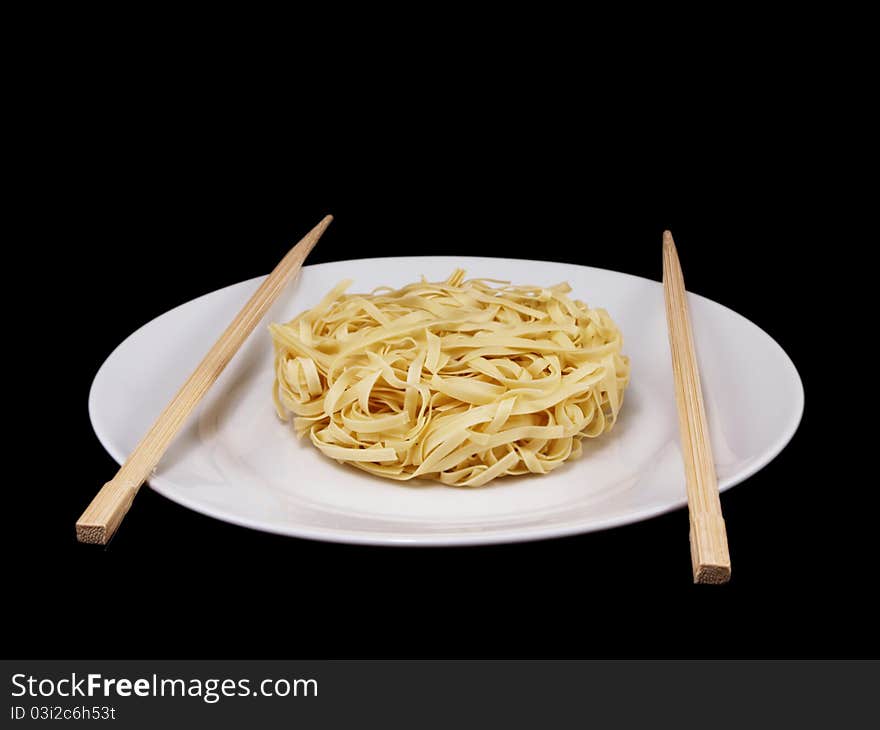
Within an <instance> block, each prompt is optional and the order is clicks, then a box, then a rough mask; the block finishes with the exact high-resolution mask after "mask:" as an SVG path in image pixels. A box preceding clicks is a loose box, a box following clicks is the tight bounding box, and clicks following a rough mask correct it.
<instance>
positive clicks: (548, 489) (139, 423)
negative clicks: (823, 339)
mask: <svg viewBox="0 0 880 730" xmlns="http://www.w3.org/2000/svg"><path fill="white" fill-rule="evenodd" d="M457 266H462V267H464V268H466V269H467V273H468V275H469V276H481V277H491V278H495V279H509V280H511V281H513V282H516V283H520V284H538V285H551V284H555V283H557V282H559V281H568V282H570V283H571V285H572V287H573V289H574V296H576V297H578V298H580V299H583V300H584V301H586V302H587V303H588V304H590V305H591V306H601V307H605V308H606V309H607V310H608V311H609V312H610V314H611V316H612V317H613V318H614V320H615V321H616V322H617V324H618V326H619V327H620V328H621V330H622V331H623V335H624V352H625V353H626V354H628V355H629V356H630V358H631V361H632V384H631V385H630V387H629V389H628V390H627V393H626V399H625V402H624V406H623V410H622V412H621V416H620V421H619V423H618V424H617V426H616V427H615V429H614V431H613V432H612V433H610V434H607V435H605V436H603V437H601V438H599V439H597V440H596V441H585V442H584V455H583V457H582V458H580V459H578V460H575V461H572V462H570V463H568V464H566V465H564V466H562V467H560V468H559V469H557V470H555V471H553V472H552V473H551V474H548V475H545V476H522V477H509V478H502V479H497V480H495V481H494V482H492V483H490V484H489V485H487V486H485V487H481V488H476V489H461V488H458V489H457V488H451V487H447V486H443V485H439V484H434V483H431V482H424V483H416V482H407V483H402V482H396V481H391V480H383V479H381V478H378V477H374V476H372V475H369V474H367V473H365V472H363V471H360V470H358V469H354V468H351V467H347V466H344V465H341V464H337V463H336V462H335V461H332V460H330V459H327V458H326V457H324V456H323V455H321V454H320V453H319V452H318V451H317V450H316V449H315V448H314V447H313V446H312V445H311V443H310V442H309V441H308V440H307V439H306V440H304V441H299V440H297V439H296V438H295V436H294V434H293V431H292V430H291V428H290V427H289V426H287V425H285V424H282V423H281V422H280V421H279V420H278V419H277V417H276V416H275V412H274V410H273V406H272V399H271V385H272V375H273V374H272V345H271V340H270V337H269V334H268V332H267V330H266V327H265V325H266V324H268V322H269V321H282V320H287V319H289V318H291V317H292V316H293V315H295V314H297V313H298V312H300V311H301V310H303V309H305V308H308V307H312V306H314V305H315V304H316V303H317V302H318V301H319V300H320V299H321V297H322V296H323V295H324V294H325V293H326V292H327V291H328V290H329V289H330V288H331V287H332V286H333V285H335V284H336V283H337V282H339V281H340V280H341V279H344V278H348V277H351V278H353V279H354V280H355V284H354V286H353V287H352V289H351V291H369V290H371V289H373V288H374V287H376V286H379V285H382V284H390V285H392V286H402V285H404V284H406V283H409V282H412V281H415V280H417V278H418V277H419V276H421V275H422V274H423V273H424V274H425V275H426V276H427V277H428V278H429V279H432V280H438V279H443V278H445V277H446V276H448V275H449V273H450V272H451V271H452V270H453V269H454V268H456V267H457ZM260 281H261V279H260V278H257V279H251V280H250V281H245V282H241V283H240V284H235V285H233V286H229V287H226V288H225V289H220V290H218V291H215V292H212V293H211V294H206V295H205V296H202V297H199V298H198V299H194V300H193V301H191V302H187V303H186V304H184V305H182V306H180V307H177V308H176V309H172V310H171V311H170V312H166V313H165V314H163V315H162V316H160V317H157V318H156V319H154V320H153V321H152V322H150V323H148V324H146V325H144V326H143V327H141V328H140V329H139V330H137V332H135V333H134V334H132V335H131V336H130V337H128V339H126V340H125V341H124V342H123V343H122V344H121V345H120V346H119V347H118V348H117V349H116V350H115V351H114V352H113V354H111V355H110V357H109V358H107V361H106V362H105V363H104V364H103V365H102V367H101V369H100V370H99V371H98V374H97V375H96V377H95V381H94V383H93V384H92V390H91V393H90V395H89V413H90V415H91V419H92V425H93V426H94V429H95V433H97V435H98V438H99V439H100V440H101V443H102V444H103V445H104V447H105V448H106V449H107V451H109V452H110V454H111V455H112V456H113V458H114V459H116V461H118V462H121V461H122V460H123V458H124V457H125V456H126V455H127V454H128V453H129V452H130V451H131V450H132V449H133V448H134V446H135V445H136V444H137V442H138V440H139V439H140V437H141V436H142V435H143V434H144V433H145V432H146V430H147V429H148V428H149V426H150V424H151V423H152V422H153V420H154V419H155V418H156V416H157V415H158V414H159V412H160V411H161V410H162V408H163V407H164V405H165V403H166V402H167V401H168V400H169V399H170V398H171V396H172V395H173V394H174V393H175V392H176V390H177V388H178V387H179V386H180V384H181V383H182V382H183V381H184V380H185V379H186V377H187V376H188V375H189V373H190V372H191V371H192V370H193V368H194V367H195V366H196V365H197V364H198V362H199V361H200V359H201V357H202V356H203V354H204V353H205V352H206V351H207V350H208V348H209V347H210V346H211V344H212V343H213V342H214V341H215V340H216V338H217V337H218V336H219V334H220V332H222V330H223V329H224V327H225V326H226V324H227V323H228V322H229V321H230V320H231V319H232V318H233V316H234V315H235V313H236V312H237V311H238V309H239V308H240V307H241V306H242V304H244V302H245V301H247V299H248V297H249V296H250V295H251V293H252V292H253V291H254V290H255V289H256V287H257V286H258V285H259V283H260ZM688 301H689V303H690V308H691V317H692V320H693V326H694V330H695V339H696V342H697V348H698V353H699V359H700V366H701V369H702V377H703V389H704V396H705V401H706V409H707V413H708V418H709V426H710V431H711V434H712V444H713V448H714V451H715V458H716V461H717V468H718V478H719V482H720V486H721V488H722V489H726V488H728V487H731V486H733V485H734V484H737V483H738V482H741V481H742V480H743V479H745V478H747V477H748V476H750V475H751V474H754V473H755V472H756V471H758V469H760V468H761V467H763V466H764V465H765V464H767V463H768V462H769V461H770V460H771V459H773V457H774V456H776V454H778V453H779V452H780V451H781V450H782V448H783V447H784V446H785V444H786V443H788V441H789V439H791V437H792V435H793V434H794V432H795V430H796V429H797V426H798V423H799V422H800V418H801V413H802V411H803V403H804V394H803V387H802V385H801V381H800V378H799V377H798V373H797V370H795V367H794V365H793V364H792V362H791V360H790V359H789V358H788V356H787V355H786V354H785V352H784V351H783V350H782V348H781V347H779V345H778V344H776V342H774V341H773V340H772V339H771V338H770V337H769V335H767V334H766V333H765V332H764V331H763V330H761V329H760V328H758V327H757V326H756V325H754V324H752V323H751V322H749V321H748V320H746V319H744V318H743V317H741V316H740V315H738V314H736V313H735V312H733V311H731V310H730V309H727V308H726V307H723V306H721V305H720V304H716V303H715V302H712V301H710V300H708V299H704V298H703V297H700V296H696V295H693V294H691V295H689V300H688ZM150 484H151V485H152V487H153V489H155V490H156V491H158V492H159V493H161V494H163V495H165V496H166V497H168V498H169V499H172V500H174V501H175V502H178V503H180V504H182V505H184V506H185V507H189V508H191V509H194V510H196V511H198V512H202V513H204V514H207V515H211V516H212V517H216V518H218V519H221V520H226V521H227V522H232V523H235V524H238V525H244V526H246V527H253V528H256V529H260V530H267V531H269V532H276V533H281V534H284V535H295V536H297V537H307V538H314V539H319V540H333V541H340V542H351V543H373V544H385V545H469V544H477V543H497V542H511V541H518V540H533V539H538V538H546V537H554V536H559V535H569V534H573V533H581V532H589V531H591V530H598V529H602V528H606V527H612V526H615V525H623V524H626V523H629V522H635V521H637V520H642V519H646V518H648V517H652V516H654V515H657V514H660V513H662V512H667V511H669V510H672V509H675V508H677V507H681V506H683V505H684V504H685V503H686V499H685V488H684V468H683V466H682V461H681V451H680V449H679V444H678V420H677V416H676V410H675V399H674V391H673V383H672V370H671V365H670V355H669V344H668V340H667V334H666V320H665V310H664V305H663V290H662V287H661V285H660V284H659V283H657V282H655V281H650V280H648V279H642V278H639V277H636V276H630V275H627V274H620V273H616V272H613V271H605V270H602V269H593V268H588V267H583V266H573V265H568V264H559V263H549V262H544V261H524V260H513V259H491V258H469V257H454V258H452V257H434V256H430V257H429V256H425V257H407V258H377V259H361V260H356V261H340V262H334V263H327V264H318V265H315V266H307V267H305V268H304V269H303V272H302V275H301V277H300V278H299V280H298V282H296V283H295V284H293V285H292V286H290V287H288V289H287V291H286V292H285V293H284V295H283V296H282V298H281V300H280V301H279V302H277V303H276V305H275V307H274V308H273V310H272V311H271V312H270V314H269V316H268V317H267V318H266V320H265V321H264V322H263V324H262V325H261V326H259V327H258V328H257V330H256V331H255V332H254V333H253V334H252V335H251V337H250V338H249V340H248V341H247V342H246V343H245V345H244V347H243V348H242V349H241V351H240V352H239V353H238V354H237V355H236V357H235V358H234V359H233V361H232V362H231V363H230V365H229V366H228V367H227V369H226V371H225V372H224V373H223V375H222V376H221V378H220V380H219V381H218V382H217V383H216V384H215V386H214V387H213V388H212V389H211V391H210V392H209V393H208V395H207V396H206V398H205V399H204V401H203V402H202V403H201V405H200V406H199V407H198V409H197V411H196V413H195V414H194V415H193V416H192V417H191V418H190V420H189V422H188V424H187V425H186V426H185V427H184V429H183V430H182V431H181V433H180V434H179V436H178V438H177V439H176V440H175V442H174V443H173V444H172V446H171V448H170V449H169V451H168V453H167V454H166V455H165V457H164V458H163V459H162V462H161V463H160V465H159V469H158V470H157V472H156V474H155V476H154V477H153V478H152V479H151V480H150Z"/></svg>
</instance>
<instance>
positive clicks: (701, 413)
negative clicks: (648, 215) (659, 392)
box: [663, 231, 730, 583]
mask: <svg viewBox="0 0 880 730" xmlns="http://www.w3.org/2000/svg"><path fill="white" fill-rule="evenodd" d="M663 291H664V294H665V299H666V319H667V322H668V325H669V347H670V350H671V351H672V372H673V376H674V378H675V400H676V403H677V405H678V421H679V428H680V431H681V452H682V457H683V459H684V467H685V476H686V479H687V498H688V510H689V513H690V523H691V531H690V537H691V560H692V562H693V570H694V583H726V582H727V581H728V580H729V579H730V553H729V551H728V547H727V531H726V529H725V526H724V517H723V516H722V514H721V500H720V499H719V496H718V480H717V477H716V475H715V460H714V458H713V457H712V444H711V443H710V441H709V430H708V425H707V422H706V410H705V407H704V406H703V392H702V387H701V385H700V371H699V368H698V366H697V357H696V353H695V351H694V337H693V332H692V331H691V323H690V316H689V314H688V306H687V293H686V291H685V287H684V277H683V275H682V272H681V264H680V263H679V260H678V252H677V251H676V249H675V242H674V241H673V240H672V234H671V233H670V232H669V231H665V232H664V233H663Z"/></svg>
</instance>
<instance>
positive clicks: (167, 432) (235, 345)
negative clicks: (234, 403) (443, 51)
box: [76, 215, 333, 545]
mask: <svg viewBox="0 0 880 730" xmlns="http://www.w3.org/2000/svg"><path fill="white" fill-rule="evenodd" d="M332 220H333V216H329V215H328V216H326V217H325V218H324V219H323V220H322V221H321V222H320V223H318V225H316V226H315V227H314V228H313V229H312V230H311V231H309V232H308V233H307V234H306V235H305V237H304V238H303V239H302V240H301V241H300V242H299V243H298V244H296V246H294V247H293V248H292V249H291V250H290V251H288V253H287V255H286V256H285V257H284V258H283V259H281V261H280V262H279V264H278V266H276V267H275V270H274V271H273V272H272V273H271V274H269V276H268V277H266V279H265V280H264V281H263V283H262V284H260V287H259V288H258V289H257V291H256V292H254V294H253V296H252V297H251V298H250V299H249V300H248V302H247V304H245V305H244V307H243V308H242V310H241V311H240V312H239V313H238V314H237V315H236V316H235V319H233V320H232V322H231V323H230V324H229V326H228V327H227V328H226V331H225V332H223V334H222V335H221V336H220V339H218V340H217V342H215V343H214V345H213V346H212V347H211V349H210V350H209V351H208V354H207V355H205V357H204V359H203V360H202V361H201V363H199V366H198V367H197V368H196V369H195V371H194V372H193V374H192V375H190V376H189V379H188V380H187V381H186V382H185V383H184V384H183V385H182V386H181V388H180V390H179V391H178V392H177V395H175V396H174V398H173V399H172V400H171V402H170V403H169V404H168V405H167V406H166V407H165V410H164V411H162V413H161V415H160V416H159V418H158V419H156V422H155V423H154V424H153V426H152V428H150V430H149V431H148V432H147V434H146V435H145V436H144V437H143V439H141V441H140V443H139V444H138V445H137V446H136V447H135V449H134V451H132V452H131V455H130V456H129V457H128V459H126V461H125V463H124V464H123V465H122V467H121V468H120V469H119V471H118V472H117V474H116V476H115V477H113V479H112V480H110V481H109V482H107V483H106V484H105V485H104V486H103V487H102V488H101V490H100V491H99V492H98V494H97V495H95V498H94V499H93V500H92V502H91V504H89V506H88V507H87V508H86V510H85V512H83V513H82V515H81V516H80V518H79V520H77V523H76V538H77V540H79V541H80V542H87V543H98V544H101V545H105V544H106V543H107V542H108V541H109V540H110V538H111V537H113V533H115V532H116V529H117V528H118V527H119V524H120V523H121V522H122V518H123V517H125V514H126V513H127V512H128V509H129V507H131V503H132V501H133V500H134V497H135V495H136V494H137V492H138V489H140V486H141V484H143V483H144V482H145V481H146V480H147V479H148V478H149V476H150V474H151V473H152V472H153V469H155V468H156V465H157V464H158V463H159V460H160V459H161V458H162V455H163V454H164V453H165V450H166V449H167V448H168V445H169V444H170V443H171V441H172V440H173V439H174V437H175V436H176V435H177V432H178V431H179V430H180V428H181V426H183V424H184V422H185V421H186V418H187V416H189V414H190V413H192V411H193V409H194V408H195V407H196V405H198V403H199V401H200V400H201V399H202V397H203V396H204V395H205V393H207V392H208V389H209V388H210V387H211V386H212V385H213V384H214V382H215V381H216V380H217V378H218V377H219V376H220V373H222V372H223V369H224V368H225V367H226V365H227V364H228V363H229V361H230V360H231V359H232V357H233V355H235V353H236V352H238V349H239V348H240V347H241V345H242V344H243V343H244V341H245V340H246V339H247V337H248V335H249V334H250V333H251V332H253V330H254V328H255V327H256V326H257V324H258V323H259V321H260V320H261V319H262V318H263V316H264V315H265V314H266V312H267V311H268V310H269V307H271V306H272V304H273V303H274V302H275V300H276V299H277V298H278V295H279V294H280V293H281V292H282V291H283V289H284V287H285V286H286V285H287V284H288V283H289V282H290V281H291V279H293V278H294V277H295V276H296V274H297V272H298V271H299V270H300V268H301V267H302V264H303V261H305V258H306V256H308V255H309V252H310V251H311V250H312V248H314V246H315V244H316V243H317V242H318V239H320V238H321V235H322V234H323V233H324V231H325V230H326V229H327V226H328V225H330V221H332Z"/></svg>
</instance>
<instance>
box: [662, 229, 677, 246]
mask: <svg viewBox="0 0 880 730" xmlns="http://www.w3.org/2000/svg"><path fill="white" fill-rule="evenodd" d="M663 245H664V246H667V247H672V248H674V247H675V241H674V240H672V231H670V230H665V231H663Z"/></svg>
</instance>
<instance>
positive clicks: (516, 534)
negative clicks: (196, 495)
mask: <svg viewBox="0 0 880 730" xmlns="http://www.w3.org/2000/svg"><path fill="white" fill-rule="evenodd" d="M400 259H454V260H455V261H456V262H467V261H485V260H487V259H488V260H495V261H515V262H523V263H526V264H528V263H540V264H558V265H560V266H567V267H576V268H579V269H586V270H588V271H597V272H602V273H605V274H614V275H615V276H624V277H629V278H632V279H638V280H640V281H646V282H650V283H652V284H655V285H658V286H660V285H661V283H660V282H659V281H657V280H656V279H650V278H648V277H646V276H639V275H638V274H630V273H627V272H624V271H615V270H613V269H605V268H601V267H596V266H586V265H584V264H574V263H569V262H565V261H546V260H541V259H518V258H509V257H505V256H450V255H444V254H437V255H433V254H418V255H414V256H364V257H360V258H349V259H339V260H336V261H322V262H320V263H314V264H306V265H304V266H303V269H308V268H318V267H324V266H332V265H338V264H346V263H350V262H354V261H390V260H400ZM266 276H268V274H263V275H260V276H254V277H251V278H248V279H243V280H241V281H237V282H233V283H232V284H227V285H226V286H221V287H218V288H217V289H212V290H211V291H208V292H205V293H204V294H200V295H198V296H195V297H192V298H190V299H187V300H186V301H185V302H182V303H180V304H178V305H176V306H174V307H171V308H170V309H167V310H165V311H164V312H162V313H160V314H158V315H156V316H155V317H152V318H151V319H149V320H147V321H146V322H144V323H142V324H141V325H139V326H138V327H137V328H135V329H134V330H132V331H131V332H130V333H129V334H128V335H127V336H126V337H125V338H124V339H123V340H121V341H120V342H119V344H118V345H116V347H114V348H113V350H111V352H110V353H109V354H108V355H107V356H106V357H105V358H104V361H103V362H102V363H101V365H100V367H99V368H98V370H97V371H96V372H95V375H94V377H93V378H92V382H91V385H90V386H89V396H88V411H89V421H90V422H91V425H92V430H93V431H94V432H95V435H96V436H97V438H98V441H99V442H100V444H101V445H102V446H103V447H104V449H105V451H107V453H108V454H109V455H110V456H111V458H112V459H113V460H114V461H115V462H116V463H117V464H120V465H121V464H122V463H123V462H124V461H125V459H126V457H127V455H126V454H123V453H122V452H120V451H118V450H117V449H116V448H115V447H114V446H113V445H112V444H111V442H110V438H109V434H108V433H107V432H106V430H105V429H104V428H103V427H102V426H101V425H100V419H98V418H96V410H95V409H96V405H95V400H96V396H95V386H96V383H97V382H98V379H99V378H100V376H101V373H102V372H103V371H104V368H105V367H107V365H108V363H109V362H110V361H111V360H112V359H113V357H114V356H115V355H116V353H117V352H118V351H119V350H120V349H121V348H123V347H124V346H125V344H126V343H127V342H128V341H129V340H130V339H131V338H133V337H134V336H135V335H137V334H138V333H139V332H140V331H141V330H142V329H144V328H145V327H147V326H149V325H150V324H152V323H153V322H155V321H156V320H158V319H160V318H162V317H165V316H167V315H171V314H172V313H173V312H175V311H176V310H178V309H180V308H182V307H185V306H187V305H189V304H191V303H192V302H195V301H198V300H200V299H203V298H205V297H208V296H212V295H214V294H217V293H219V292H222V291H225V290H226V289H231V288H233V287H237V286H242V285H245V284H249V283H251V282H256V281H259V280H262V279H265V278H266ZM297 278H299V275H298V276H297ZM292 284H295V281H294V282H292V283H291V284H288V286H290V285H292ZM687 294H688V296H689V297H694V298H696V299H699V300H703V301H705V302H707V303H708V304H710V305H712V306H716V307H720V308H721V309H723V310H726V311H727V312H728V313H730V314H732V315H734V316H735V317H737V318H738V319H740V320H744V321H745V322H746V323H747V324H749V325H751V326H752V327H754V328H755V329H756V330H758V332H760V333H761V335H763V336H764V337H766V338H767V339H768V340H769V341H770V342H771V343H772V344H773V345H774V346H775V347H776V348H777V349H778V350H779V352H780V353H781V354H782V355H783V364H784V365H785V367H786V368H787V369H788V370H790V372H791V375H793V383H794V384H795V386H796V388H795V393H796V400H797V403H796V406H795V414H796V415H795V416H794V417H793V418H792V419H791V422H790V423H787V424H786V428H785V429H782V430H781V431H780V435H779V436H778V437H777V439H776V440H775V441H774V442H773V444H772V445H771V446H770V447H769V448H768V449H767V450H766V452H764V453H763V454H761V455H760V457H759V458H758V459H756V460H755V463H753V464H751V465H750V466H749V467H747V468H746V469H745V470H744V471H743V472H742V473H740V474H737V475H736V476H735V477H728V478H727V479H723V480H719V483H718V489H719V492H725V491H727V490H728V489H730V488H731V487H734V486H736V485H737V484H741V483H742V482H744V481H746V480H747V479H749V478H751V477H752V476H754V475H755V474H757V473H758V472H759V471H761V469H763V468H764V467H766V466H767V465H768V464H770V463H771V462H772V461H773V460H774V459H775V458H776V457H777V456H779V454H780V453H781V452H782V451H783V449H785V447H786V446H787V445H788V444H789V443H790V442H791V440H792V438H793V437H794V435H795V433H797V430H798V428H799V426H800V423H801V421H802V419H803V413H804V407H805V392H804V385H803V380H802V379H801V376H800V373H799V372H798V369H797V366H796V365H795V364H794V361H793V360H792V359H791V357H790V356H789V354H788V353H787V352H786V351H785V348H783V347H782V345H780V344H779V342H777V341H776V339H775V338H774V337H772V336H771V335H770V334H769V333H768V332H767V331H766V330H765V329H764V328H763V327H761V326H760V325H759V324H757V323H756V322H753V321H752V320H750V319H749V318H748V317H746V316H745V315H742V314H740V313H739V312H737V311H736V310H734V309H731V308H730V307H728V306H726V305H725V304H722V303H721V302H717V301H715V300H714V299H709V298H708V297H705V296H703V295H702V294H697V293H695V292H692V291H690V290H688V291H687ZM261 321H262V320H261ZM251 334H253V333H251ZM670 397H673V394H672V393H670ZM147 484H148V485H149V487H150V488H151V489H153V490H154V491H155V492H158V493H159V494H161V495H162V496H163V497H165V498H166V499H169V500H171V501H172V502H174V503H176V504H179V505H181V506H182V507H185V508H187V509H190V510H192V511H194V512H196V513H198V514H203V515H206V516H208V517H211V518H213V519H217V520H220V521H222V522H227V523H229V524H233V525H237V526H240V527H246V528H249V529H253V530H258V531H260V532H267V533H270V534H275V535H283V536H285V537H295V538H301V539H309V540H318V541H321V542H334V543H342V544H350V545H377V546H382V545H384V546H406V547H461V546H468V545H493V544H509V543H518V542H531V541H534V540H544V539H552V538H557V537H568V536H571V535H584V534H588V533H590V532H599V531H602V530H607V529H611V528H613V527H620V526H623V525H629V524H635V523H637V522H642V521H644V520H648V519H651V518H653V517H657V516H659V515H662V514H667V513H669V512H674V511H676V510H679V509H681V508H682V507H685V506H686V505H687V498H686V497H683V498H681V499H678V500H675V501H673V502H670V503H668V504H664V505H655V506H650V507H646V508H644V509H642V510H636V511H628V512H626V513H624V514H620V515H616V516H614V515H613V516H610V517H607V518H605V519H603V520H598V521H597V520H595V519H591V520H589V521H575V522H572V523H568V524H565V525H557V526H553V525H550V526H540V525H539V526H535V527H525V528H524V527H516V528H507V529H492V528H489V529H490V530H491V532H488V533H485V534H484V533H470V532H469V533H461V534H454V535H442V534H440V535H415V536H413V535H407V534H401V535H397V536H394V535H391V534H388V533H386V534H382V533H373V532H357V531H352V530H337V529H334V528H322V527H310V526H308V525H302V524H300V525H292V526H291V527H290V528H285V527H283V526H280V525H267V524H265V523H262V522H258V521H257V520H252V519H249V518H247V517H242V516H241V515H237V514H235V513H231V512H227V511H225V510H223V509H221V508H217V507H214V506H212V505H205V504H204V503H202V502H199V501H197V500H191V499H189V498H187V497H186V496H185V495H181V494H180V493H179V492H176V491H175V490H174V488H173V487H172V486H170V484H168V483H166V481H165V479H164V478H163V477H162V476H161V475H159V474H157V475H156V476H155V477H154V478H152V479H150V480H148V481H147Z"/></svg>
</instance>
